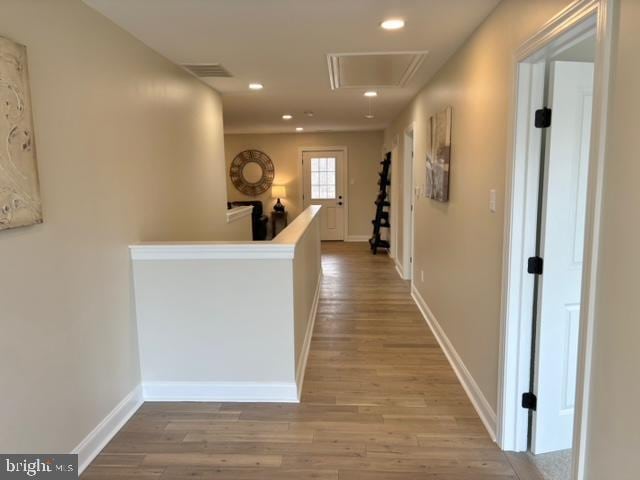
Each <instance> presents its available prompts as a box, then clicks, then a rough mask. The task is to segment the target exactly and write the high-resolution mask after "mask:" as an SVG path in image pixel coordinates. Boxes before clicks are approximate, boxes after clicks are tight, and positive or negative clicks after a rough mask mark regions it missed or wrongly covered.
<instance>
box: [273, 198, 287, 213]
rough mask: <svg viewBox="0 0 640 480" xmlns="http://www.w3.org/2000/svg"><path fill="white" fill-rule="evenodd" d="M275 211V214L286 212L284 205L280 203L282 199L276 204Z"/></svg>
mask: <svg viewBox="0 0 640 480" xmlns="http://www.w3.org/2000/svg"><path fill="white" fill-rule="evenodd" d="M273 211H274V212H284V205H283V204H282V203H280V199H278V201H277V202H276V204H275V205H274V206H273Z"/></svg>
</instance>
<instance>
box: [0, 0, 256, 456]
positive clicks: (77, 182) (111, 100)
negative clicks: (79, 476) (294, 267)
mask: <svg viewBox="0 0 640 480" xmlns="http://www.w3.org/2000/svg"><path fill="white" fill-rule="evenodd" d="M0 35H2V36H6V37H9V38H12V39H13V40H15V41H17V42H19V43H22V44H24V45H26V46H27V53H28V60H29V70H30V76H31V91H32V99H33V114H34V118H35V135H36V145H37V153H38V166H39V170H40V184H41V192H42V201H43V207H44V224H42V225H38V226H34V227H30V228H22V229H17V230H13V231H5V232H0V265H2V268H1V271H2V275H0V331H1V334H0V392H2V394H1V395H0V425H1V428H0V451H2V452H68V451H71V450H72V449H73V448H74V447H76V445H78V443H79V442H80V441H81V440H82V439H83V438H84V437H85V436H86V435H87V434H88V433H89V432H90V431H91V430H92V429H93V428H94V427H95V426H96V425H97V424H98V422H100V421H101V420H102V419H103V418H104V417H105V415H107V414H108V413H109V412H110V411H111V410H112V409H113V408H114V407H115V406H116V405H117V404H118V403H119V402H120V400H121V399H122V398H123V397H125V396H126V395H127V394H128V393H129V392H130V391H132V389H134V387H135V386H136V385H137V384H138V383H139V381H140V374H139V367H138V354H137V340H136V326H135V318H134V307H133V303H132V302H133V298H132V293H131V280H130V262H129V252H128V249H127V246H128V245H129V244H130V243H133V242H137V241H141V240H181V239H190V240H198V239H201V240H205V239H223V238H226V237H228V236H233V235H237V232H236V233H227V226H226V225H227V224H226V218H225V210H226V203H225V202H226V186H225V181H224V177H225V166H224V149H223V132H222V105H221V100H220V97H219V95H218V94H217V93H216V92H214V91H213V90H211V89H210V88H208V87H207V86H205V85H204V84H202V83H201V82H199V81H198V80H197V79H195V78H193V77H192V76H190V75H188V74H185V73H184V72H183V71H182V70H181V69H179V68H177V67H175V66H174V65H172V64H170V63H169V62H168V61H166V60H165V59H164V58H162V57H160V56H159V55H157V54H155V53H154V52H152V51H151V50H150V49H149V48H147V47H145V46H144V45H142V44H141V43H140V42H139V41H137V40H135V39H134V38H133V37H131V36H130V35H128V34H126V33H125V32H123V31H122V30H121V29H119V28H118V27H116V26H115V25H113V24H112V23H111V22H109V21H108V20H106V19H105V18H103V17H101V16H100V15H99V14H97V13H95V12H94V11H93V10H91V9H90V8H88V7H87V6H85V5H84V4H83V3H81V2H80V0H56V1H37V0H2V6H1V7H0ZM247 235H249V232H246V234H245V235H243V236H247Z"/></svg>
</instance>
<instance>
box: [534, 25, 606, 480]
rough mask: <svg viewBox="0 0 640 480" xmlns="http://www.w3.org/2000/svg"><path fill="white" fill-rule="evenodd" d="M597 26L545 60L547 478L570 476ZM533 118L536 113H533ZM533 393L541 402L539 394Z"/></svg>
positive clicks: (542, 333) (538, 425) (543, 441)
mask: <svg viewBox="0 0 640 480" xmlns="http://www.w3.org/2000/svg"><path fill="white" fill-rule="evenodd" d="M594 61H595V28H591V29H589V30H588V31H586V32H585V33H581V34H580V35H579V36H578V38H576V39H572V40H571V41H570V42H568V43H567V44H565V45H563V46H562V48H561V49H559V50H558V51H557V52H552V53H550V54H549V55H548V57H547V58H546V59H544V62H545V65H544V69H545V74H544V85H545V87H544V91H545V94H544V95H543V103H544V106H542V107H541V109H539V110H537V112H538V119H537V121H535V120H534V128H540V129H542V132H541V143H542V152H543V154H542V155H541V165H540V175H539V186H540V188H539V199H538V212H537V216H538V225H537V229H536V254H535V255H534V256H532V257H531V259H530V260H529V262H528V263H529V265H528V272H527V273H530V274H533V275H534V298H533V303H534V308H533V312H532V313H533V317H532V318H533V322H532V333H531V337H532V352H531V372H532V375H531V388H530V392H531V393H530V394H529V397H526V398H528V399H529V400H525V402H526V401H528V402H531V405H530V406H531V408H529V410H530V414H529V451H530V452H531V454H532V459H533V461H534V463H535V464H536V466H538V469H539V470H541V472H542V473H543V474H544V475H545V478H547V479H549V480H570V476H571V463H572V462H571V456H572V444H573V424H574V416H575V392H576V380H577V376H576V375H577V368H578V338H579V336H578V335H579V330H580V310H581V289H582V273H583V269H582V264H583V257H584V237H585V213H586V204H587V178H588V170H589V151H590V137H591V123H592V122H591V120H592V104H593V74H594ZM534 118H535V114H534ZM534 398H535V401H534V400H533V399H534Z"/></svg>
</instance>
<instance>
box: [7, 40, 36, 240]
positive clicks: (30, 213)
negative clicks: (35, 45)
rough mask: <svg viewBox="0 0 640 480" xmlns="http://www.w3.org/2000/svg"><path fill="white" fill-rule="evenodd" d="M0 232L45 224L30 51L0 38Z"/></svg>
mask: <svg viewBox="0 0 640 480" xmlns="http://www.w3.org/2000/svg"><path fill="white" fill-rule="evenodd" d="M0 141H1V142H2V146H1V148H0V230H6V229H8V228H16V227H24V226H27V225H33V224H34V223H42V207H41V204H40V191H39V186H38V169H37V166H36V149H35V141H34V134H33V117H32V115H31V96H30V93H29V74H28V70H27V50H26V48H25V47H24V46H23V45H20V44H18V43H15V42H13V41H11V40H8V39H6V38H2V37H0Z"/></svg>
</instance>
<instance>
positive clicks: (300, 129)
mask: <svg viewBox="0 0 640 480" xmlns="http://www.w3.org/2000/svg"><path fill="white" fill-rule="evenodd" d="M303 130H304V128H302V127H296V132H302V131H303Z"/></svg>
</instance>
